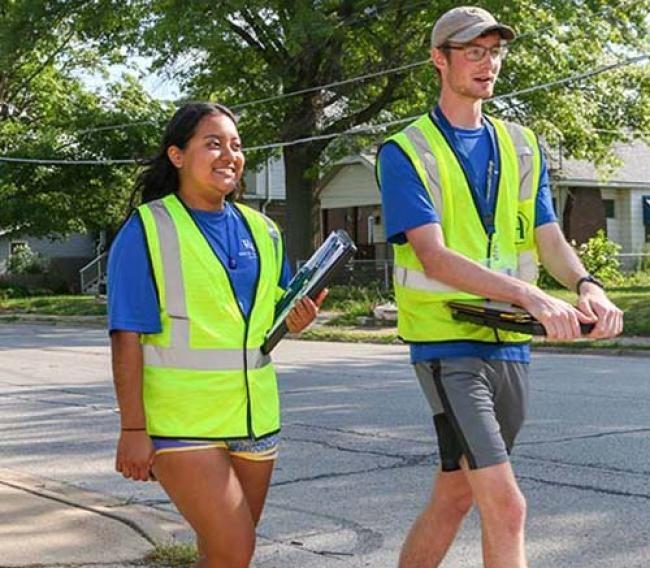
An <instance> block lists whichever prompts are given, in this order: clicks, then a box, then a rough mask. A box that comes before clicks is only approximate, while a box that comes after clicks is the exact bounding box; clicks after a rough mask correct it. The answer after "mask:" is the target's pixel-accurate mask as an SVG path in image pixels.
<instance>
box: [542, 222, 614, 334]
mask: <svg viewBox="0 0 650 568" xmlns="http://www.w3.org/2000/svg"><path fill="white" fill-rule="evenodd" d="M535 240H536V241H537V249H538V250H539V255H540V260H541V261H542V264H543V265H544V267H545V268H546V269H547V270H548V271H549V272H550V273H551V276H553V278H555V279H556V280H557V281H558V282H560V284H562V285H563V286H565V287H566V288H568V289H569V290H572V291H575V290H576V284H577V283H578V280H580V278H582V277H583V276H586V275H587V270H586V269H585V267H584V266H583V265H582V263H581V262H580V259H579V258H578V255H577V254H576V253H575V251H574V250H573V248H572V247H571V246H570V245H569V243H567V241H566V239H565V238H564V235H563V234H562V231H561V230H560V226H559V225H558V224H557V223H547V224H545V225H542V226H540V227H537V229H535ZM577 307H578V309H579V310H580V311H581V312H582V313H583V314H585V315H586V316H588V317H589V318H590V319H591V321H595V322H596V327H595V328H594V329H593V331H592V332H591V333H590V334H589V337H593V338H602V337H614V336H616V335H619V334H620V333H621V332H622V331H623V312H622V311H621V310H620V309H618V308H617V307H616V306H615V305H614V304H613V303H612V302H611V301H610V300H609V298H608V297H607V294H606V293H605V291H604V290H603V289H602V288H600V287H599V286H597V285H596V284H593V283H591V282H585V283H584V284H582V285H581V286H580V294H579V296H578V305H577Z"/></svg>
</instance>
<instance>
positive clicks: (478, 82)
mask: <svg viewBox="0 0 650 568" xmlns="http://www.w3.org/2000/svg"><path fill="white" fill-rule="evenodd" d="M500 44H501V36H500V35H499V33H498V32H493V33H490V34H487V35H485V36H480V37H477V38H476V39H473V40H472V41H471V42H469V43H468V44H465V45H473V46H480V47H485V48H487V49H494V48H496V47H498V46H499V45H500ZM452 46H453V47H461V46H460V45H454V44H452ZM431 59H432V61H433V63H434V65H435V66H436V67H437V68H438V70H439V71H440V76H441V80H442V89H443V90H447V91H448V92H449V94H453V95H454V96H456V97H461V98H465V99H470V100H472V101H477V100H483V99H488V98H490V97H491V96H492V93H493V92H494V84H495V82H496V79H497V77H498V75H499V71H500V70H501V59H500V58H498V57H496V58H493V57H491V56H490V54H489V53H487V54H486V55H485V56H484V57H483V59H481V60H480V61H469V60H468V59H467V57H466V54H465V52H464V51H463V50H462V49H449V50H444V51H443V50H442V49H433V50H432V53H431Z"/></svg>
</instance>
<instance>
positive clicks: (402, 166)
mask: <svg viewBox="0 0 650 568" xmlns="http://www.w3.org/2000/svg"><path fill="white" fill-rule="evenodd" d="M434 113H435V114H434V116H433V118H434V119H435V120H436V123H437V124H438V126H440V127H441V129H442V131H443V134H444V135H445V138H446V139H447V141H448V142H449V143H450V145H451V146H452V149H453V150H454V152H455V154H456V156H457V157H458V159H459V160H460V163H461V165H462V166H463V169H464V171H465V173H466V175H467V179H468V180H469V183H470V188H471V190H472V193H473V195H474V200H475V203H476V205H477V207H478V209H479V214H480V216H481V218H482V219H483V222H484V224H485V226H486V227H487V228H488V230H491V229H493V227H494V225H493V223H494V204H495V196H496V191H494V188H496V186H497V181H498V179H499V167H500V163H499V152H498V149H497V147H496V136H495V133H494V127H493V126H492V125H491V124H490V123H489V122H488V121H487V120H484V121H483V125H482V126H481V127H480V128H477V129H472V130H468V129H464V128H455V127H453V126H451V125H450V124H449V122H448V121H447V120H446V119H445V118H444V116H443V115H442V113H441V112H440V110H439V109H436V111H434ZM377 159H378V160H379V163H380V165H381V168H380V172H381V173H380V186H381V196H382V210H383V219H384V226H385V229H386V238H387V240H388V242H390V243H393V244H404V243H405V242H406V241H407V239H406V231H408V230H410V229H415V228H416V227H421V226H422V225H426V224H429V223H440V216H439V215H438V213H437V211H436V209H435V207H434V205H433V203H432V202H431V198H430V197H429V193H428V192H427V190H426V188H425V187H424V185H423V184H422V181H421V180H420V178H419V176H418V174H417V173H416V171H415V170H414V169H413V166H412V164H411V162H410V160H409V158H408V157H407V156H406V155H405V154H404V152H403V151H402V150H401V149H400V148H399V147H398V146H397V144H395V143H387V144H385V145H384V146H382V148H381V150H380V152H379V155H378V158H377ZM488 171H491V173H492V177H491V179H490V182H489V184H488ZM556 221H557V217H556V215H555V212H554V210H553V200H552V198H551V189H550V185H549V178H548V169H547V167H546V160H545V159H544V156H542V163H541V177H540V183H539V189H538V192H537V201H536V204H535V227H539V226H541V225H544V224H546V223H553V222H556ZM443 357H480V358H483V359H499V360H504V361H519V362H524V363H528V362H529V361H530V348H529V346H528V344H524V345H522V344H513V343H499V344H493V343H481V342H477V341H446V342H438V343H414V344H411V361H412V362H413V363H417V362H420V361H427V360H430V359H438V358H443Z"/></svg>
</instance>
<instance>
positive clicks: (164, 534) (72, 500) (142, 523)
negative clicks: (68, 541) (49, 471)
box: [0, 468, 189, 547]
mask: <svg viewBox="0 0 650 568" xmlns="http://www.w3.org/2000/svg"><path fill="white" fill-rule="evenodd" d="M116 475H117V474H116ZM0 484H1V485H5V486H7V487H11V488H13V489H18V490H20V491H24V492H26V493H30V494H32V495H36V496H37V497H42V498H44V499H49V500H51V501H56V502H57V503H61V504H62V505H66V506H68V507H74V508H77V509H83V510H85V511H88V512H90V513H95V514H97V515H101V516H103V517H106V518H108V519H111V520H114V521H116V522H120V523H122V524H124V525H126V526H127V527H129V528H130V529H131V530H133V531H134V532H135V533H137V534H138V535H139V536H140V537H141V538H143V539H144V540H146V541H147V542H148V543H149V544H150V545H151V546H152V547H155V546H157V545H160V544H170V543H173V542H178V541H186V540H187V539H186V538H184V537H185V536H186V535H187V534H189V528H188V525H187V524H186V523H185V522H184V521H183V520H182V517H181V516H180V515H178V514H174V513H171V512H166V511H160V510H159V509H154V508H152V507H147V506H145V505H138V504H129V503H125V502H124V501H122V500H120V499H116V498H115V497H111V496H108V495H104V494H102V493H97V492H94V491H88V490H86V489H81V488H79V487H75V486H74V485H68V484H65V483H61V482H58V481H54V480H52V479H47V478H43V477H37V476H34V475H32V474H28V473H23V472H19V471H15V470H11V469H6V468H0Z"/></svg>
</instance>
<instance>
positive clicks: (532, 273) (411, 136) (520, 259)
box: [393, 122, 539, 294]
mask: <svg viewBox="0 0 650 568" xmlns="http://www.w3.org/2000/svg"><path fill="white" fill-rule="evenodd" d="M502 124H503V125H504V126H505V129H506V130H507V132H508V134H509V135H510V137H511V138H512V142H513V144H514V146H515V151H516V153H517V156H518V161H519V201H520V202H521V201H525V200H527V199H530V198H531V197H532V196H533V193H534V190H535V189H536V187H535V184H536V183H539V166H538V165H537V168H536V167H535V166H536V164H535V154H534V152H533V150H532V149H531V143H532V141H531V140H530V139H529V138H527V137H526V134H525V131H524V129H523V128H522V127H520V126H519V125H516V124H513V123H510V122H507V123H502ZM499 126H500V124H499ZM403 132H404V134H405V135H406V137H407V138H408V140H409V141H410V142H411V143H412V144H413V147H414V148H415V151H416V152H417V154H418V155H419V157H420V159H421V160H422V163H423V164H424V166H425V167H424V173H425V176H426V181H427V187H428V189H429V192H430V194H431V196H432V198H433V201H434V206H435V208H436V212H437V213H438V215H439V217H440V218H441V219H442V218H443V215H444V200H443V199H442V190H441V186H440V184H441V181H440V176H439V172H438V167H437V164H436V160H435V158H434V156H433V154H432V153H431V148H430V147H429V143H428V142H427V140H426V138H425V137H424V135H423V134H422V131H421V130H420V129H419V128H418V127H417V126H416V125H415V124H412V125H410V126H408V127H406V128H405V129H404V131H403ZM535 170H537V171H535ZM481 264H486V263H485V262H481ZM496 271H497V272H500V273H502V274H508V275H509V276H515V277H516V278H519V279H520V280H524V281H525V282H529V283H534V282H535V281H536V280H537V276H538V268H537V258H536V255H535V253H534V252H531V251H529V250H524V251H520V252H519V253H518V255H517V266H516V267H514V266H513V267H511V268H508V267H502V268H500V269H497V270H496ZM393 277H394V279H395V282H397V283H399V284H400V285H402V286H405V287H407V288H413V289H415V290H422V291H428V292H439V293H446V294H449V293H453V292H461V291H460V290H458V289H457V288H454V287H453V286H449V285H448V284H445V283H444V282H440V281H439V280H436V279H434V278H430V277H428V276H427V275H426V274H425V273H424V272H423V271H421V270H416V269H413V268H407V267H401V266H397V265H396V266H395V267H394V269H393Z"/></svg>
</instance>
